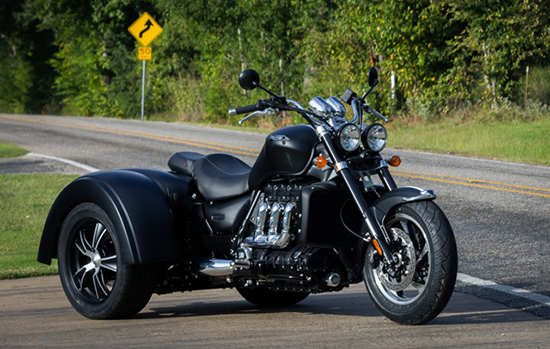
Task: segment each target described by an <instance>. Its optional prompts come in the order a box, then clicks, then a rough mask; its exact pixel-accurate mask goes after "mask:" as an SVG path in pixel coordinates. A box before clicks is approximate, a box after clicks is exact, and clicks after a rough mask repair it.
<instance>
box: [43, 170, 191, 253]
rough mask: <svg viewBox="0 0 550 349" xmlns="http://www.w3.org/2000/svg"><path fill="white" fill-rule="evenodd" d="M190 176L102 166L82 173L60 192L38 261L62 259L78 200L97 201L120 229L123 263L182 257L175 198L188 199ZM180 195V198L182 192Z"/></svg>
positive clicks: (180, 206)
mask: <svg viewBox="0 0 550 349" xmlns="http://www.w3.org/2000/svg"><path fill="white" fill-rule="evenodd" d="M189 181H190V179H186V178H181V177H178V176H176V175H173V174H171V173H168V172H161V171H156V170H114V171H100V172H95V173H91V174H88V175H85V176H82V177H79V178H77V179H76V180H74V181H73V182H72V183H70V184H69V185H68V186H67V187H66V188H65V189H64V190H63V191H62V192H61V193H60V194H59V196H58V197H57V199H56V200H55V202H54V204H53V205H52V208H51V209H50V213H49V214H48V217H47V219H46V223H45V225H44V230H43V233H42V239H41V241H40V247H39V250H38V261H39V262H41V263H45V264H50V263H51V259H52V258H57V244H58V237H59V233H60V230H61V226H62V224H63V221H64V220H65V217H66V216H67V215H68V214H69V212H70V211H71V210H72V209H73V208H74V207H75V206H77V205H78V204H80V203H83V202H92V203H95V204H97V205H98V206H100V207H101V208H102V209H103V210H104V211H105V212H106V213H107V214H108V215H109V217H110V218H111V220H112V221H113V224H114V226H115V229H116V230H117V232H119V236H118V237H119V240H120V243H121V251H120V254H121V258H122V263H124V264H140V263H154V262H161V261H169V260H176V259H178V258H179V257H180V256H181V250H180V248H181V247H179V244H178V238H177V232H176V228H175V224H174V214H173V211H174V208H178V209H182V207H185V205H174V204H173V203H171V202H170V200H172V201H173V200H174V198H176V201H178V202H187V200H188V199H187V197H183V196H184V195H185V194H186V190H187V186H186V185H188V184H189ZM178 195H179V197H178Z"/></svg>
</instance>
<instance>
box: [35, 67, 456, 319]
mask: <svg viewBox="0 0 550 349" xmlns="http://www.w3.org/2000/svg"><path fill="white" fill-rule="evenodd" d="M239 83H240V85H241V87H242V88H244V89H247V90H252V89H255V88H260V89H262V90H264V91H265V92H267V93H268V94H269V95H270V97H269V98H267V99H261V100H259V101H258V102H257V103H256V104H253V105H249V106H245V107H240V108H236V109H231V110H230V111H229V113H230V115H233V116H234V115H238V114H246V113H251V114H249V115H248V116H246V117H245V118H244V119H243V120H241V122H242V121H245V120H247V119H250V118H252V117H258V116H262V115H271V114H273V113H276V112H280V111H286V112H296V113H298V114H300V115H301V116H302V117H303V119H304V120H305V121H306V124H303V125H294V126H288V127H284V128H281V129H279V130H277V131H275V132H273V133H271V134H270V135H268V136H267V137H266V140H265V144H264V146H263V149H262V150H261V153H260V154H259V156H258V158H257V159H256V161H255V163H254V165H253V166H252V167H250V166H249V165H247V164H246V163H244V162H243V161H241V160H239V159H238V158H236V157H234V156H232V155H228V154H210V155H202V154H198V153H192V152H179V153H176V154H174V155H173V156H172V157H171V158H170V159H169V161H168V166H169V168H170V170H169V171H159V170H153V169H138V168H136V169H124V170H109V171H99V172H94V173H90V174H87V175H84V176H82V177H80V178H77V179H76V180H74V181H73V182H72V183H70V184H69V185H68V186H67V187H66V188H65V189H64V190H63V191H62V192H61V193H60V194H59V196H58V198H57V199H56V201H55V202H54V204H53V206H52V208H51V210H50V213H49V215H48V218H47V220H46V223H45V227H44V231H43V235H42V240H41V243H40V248H39V253H38V260H39V261H40V262H42V263H46V264H50V263H51V259H52V258H57V259H58V267H59V275H60V278H61V283H62V285H63V289H64V291H65V294H66V295H67V298H68V299H69V301H70V302H71V304H72V305H73V307H74V308H75V309H76V310H77V311H78V312H79V313H81V314H82V315H84V316H86V317H89V318H93V319H109V318H122V317H129V316H132V315H134V314H136V313H138V312H139V311H140V310H142V309H143V307H145V305H146V304H147V302H148V301H149V299H150V297H151V295H152V294H153V293H157V294H164V293H170V292H176V291H193V290H201V289H211V288H228V287H233V288H236V289H237V291H238V292H239V293H240V294H241V295H242V296H243V297H244V298H245V299H246V300H247V301H249V302H252V303H254V304H256V305H258V306H272V307H273V306H289V305H292V304H295V303H297V302H300V301H302V300H304V299H305V298H306V297H307V296H308V295H309V294H311V293H320V292H331V291H340V290H342V289H344V288H346V287H348V286H349V285H350V284H354V283H359V282H362V281H364V283H365V285H366V289H367V291H368V293H369V295H370V298H371V299H372V301H373V303H374V305H375V306H376V307H377V308H378V309H379V310H380V311H381V312H382V313H383V314H384V315H385V316H386V317H388V318H389V319H391V320H393V321H395V322H397V323H400V324H423V323H426V322H428V321H430V320H432V319H433V318H434V317H436V316H437V315H438V314H439V313H440V312H441V311H442V310H443V308H444V307H445V306H446V304H447V302H448V300H449V298H450V297H451V294H452V292H453V289H454V284H455V280H456V273H457V251H456V243H455V239H454V235H453V231H452V229H451V226H450V224H449V222H448V220H447V218H446V217H445V215H444V214H443V212H442V211H441V210H440V209H439V207H438V206H437V205H436V204H435V203H434V201H433V200H434V199H435V195H434V193H433V192H432V191H430V190H424V189H421V188H417V187H398V186H397V185H396V183H395V182H394V180H393V179H392V176H391V174H390V172H389V170H388V166H396V165H399V163H400V159H399V158H398V157H391V158H388V159H384V158H382V156H381V155H380V152H381V151H382V149H383V148H384V147H385V145H386V138H387V133H386V129H385V128H384V126H383V125H382V124H380V123H376V122H375V123H371V124H370V125H365V124H363V113H369V114H371V115H374V116H376V117H379V118H382V119H384V117H383V116H382V115H380V114H379V113H378V112H377V111H376V110H374V109H373V108H372V107H370V106H369V105H368V104H367V103H366V102H365V97H366V96H367V95H368V93H369V92H370V91H372V89H373V88H374V87H375V86H376V84H377V83H378V77H377V73H376V70H375V69H374V68H373V69H371V71H370V72H369V86H370V89H369V91H368V92H367V93H365V95H364V96H362V97H359V96H358V95H357V94H355V93H354V92H353V91H351V90H347V91H346V92H345V93H344V95H343V97H342V100H343V101H344V102H345V103H347V104H350V105H351V109H352V111H353V120H351V121H349V120H348V119H346V118H345V114H346V108H345V107H344V104H343V103H342V102H341V101H340V100H339V99H338V98H336V97H329V98H327V99H326V100H325V99H323V98H320V97H315V98H314V99H312V100H311V101H310V102H309V104H308V109H306V108H304V107H303V106H301V105H300V104H299V103H298V102H296V101H293V100H290V99H287V98H286V97H284V96H277V95H275V94H273V93H271V92H270V91H268V90H267V89H266V88H264V87H263V86H262V85H260V78H259V76H258V73H256V72H255V71H254V70H251V69H248V70H245V71H243V72H242V73H241V75H240V76H239Z"/></svg>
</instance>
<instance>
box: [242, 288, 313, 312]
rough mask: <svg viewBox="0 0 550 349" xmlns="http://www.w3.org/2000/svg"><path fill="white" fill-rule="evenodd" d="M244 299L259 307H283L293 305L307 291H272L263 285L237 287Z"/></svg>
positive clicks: (301, 299) (302, 297)
mask: <svg viewBox="0 0 550 349" xmlns="http://www.w3.org/2000/svg"><path fill="white" fill-rule="evenodd" d="M237 291H239V293H240V294H241V296H243V298H244V299H246V300H247V301H249V302H250V303H253V304H256V305H257V306H260V307H284V306H288V305H294V304H296V303H298V302H301V301H303V300H304V299H306V298H307V296H309V293H308V292H288V291H273V290H270V289H267V288H264V287H256V288H248V287H237Z"/></svg>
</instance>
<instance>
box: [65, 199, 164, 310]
mask: <svg viewBox="0 0 550 349" xmlns="http://www.w3.org/2000/svg"><path fill="white" fill-rule="evenodd" d="M119 234H120V233H119V232H118V231H117V230H116V229H115V227H114V225H113V223H112V222H111V219H110V218H109V216H108V215H107V214H106V213H105V211H104V210H103V209H101V208H100V207H99V206H97V205H95V204H92V203H83V204H80V205H78V206H76V207H75V208H74V209H73V210H72V211H71V212H70V213H69V214H68V215H67V218H66V219H65V221H64V222H63V225H62V227H61V233H60V236H59V242H58V252H57V253H58V254H57V257H58V265H59V277H60V278H61V284H62V285H63V290H64V291H65V294H66V296H67V298H68V299H69V301H70V302H71V304H72V306H73V307H74V308H75V309H76V310H77V311H78V312H79V313H80V314H82V315H84V316H86V317H88V318H91V319H113V318H123V317H128V316H131V315H134V314H136V313H138V312H139V311H140V310H141V309H143V307H144V306H145V305H146V304H147V302H148V301H149V299H150V298H151V295H152V290H153V286H154V281H155V269H154V267H153V266H150V265H124V264H122V263H121V258H120V249H121V247H120V238H121V237H120V236H119Z"/></svg>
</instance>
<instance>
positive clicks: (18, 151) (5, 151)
mask: <svg viewBox="0 0 550 349" xmlns="http://www.w3.org/2000/svg"><path fill="white" fill-rule="evenodd" d="M28 153H29V152H28V151H27V150H25V149H23V148H19V147H18V146H16V145H13V144H10V143H2V142H0V159H3V158H14V157H17V156H21V155H25V154H28Z"/></svg>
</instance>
